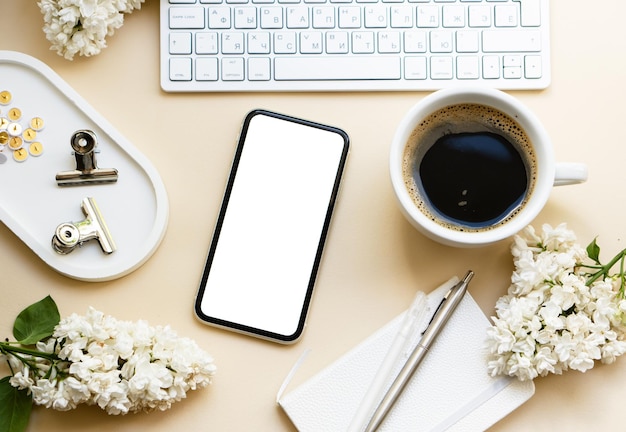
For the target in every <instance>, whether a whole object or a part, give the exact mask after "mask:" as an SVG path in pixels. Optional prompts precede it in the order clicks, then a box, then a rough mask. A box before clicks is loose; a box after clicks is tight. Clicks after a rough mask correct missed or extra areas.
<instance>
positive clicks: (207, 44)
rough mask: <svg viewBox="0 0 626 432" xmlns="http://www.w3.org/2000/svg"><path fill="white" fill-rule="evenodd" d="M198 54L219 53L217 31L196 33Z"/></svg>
mask: <svg viewBox="0 0 626 432" xmlns="http://www.w3.org/2000/svg"><path fill="white" fill-rule="evenodd" d="M196 54H217V33H216V32H199V33H196Z"/></svg>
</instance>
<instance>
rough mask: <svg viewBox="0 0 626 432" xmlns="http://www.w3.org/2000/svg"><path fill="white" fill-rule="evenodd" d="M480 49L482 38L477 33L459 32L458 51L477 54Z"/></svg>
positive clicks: (457, 37) (457, 35)
mask: <svg viewBox="0 0 626 432" xmlns="http://www.w3.org/2000/svg"><path fill="white" fill-rule="evenodd" d="M479 49H480V37H479V34H478V32H477V31H458V32H457V33H456V51H457V52H460V53H477V52H478V50H479Z"/></svg>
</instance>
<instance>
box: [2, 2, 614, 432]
mask: <svg viewBox="0 0 626 432" xmlns="http://www.w3.org/2000/svg"><path fill="white" fill-rule="evenodd" d="M551 3H552V4H551V13H552V52H553V55H552V61H553V63H552V67H553V83H552V85H551V86H550V87H549V89H547V90H545V91H541V92H515V93H513V94H514V95H515V96H517V97H519V98H520V99H521V100H522V101H523V102H524V103H526V104H527V105H528V106H530V107H531V108H532V109H533V110H534V111H535V113H536V114H537V115H538V116H539V117H540V118H541V119H542V120H543V122H544V124H545V126H546V128H547V130H548V132H549V133H550V134H551V136H552V138H553V141H554V146H555V152H556V155H557V159H559V160H563V161H564V160H570V161H586V162H587V163H588V164H589V181H588V183H586V184H584V185H580V186H569V187H563V188H557V189H555V190H554V191H553V193H552V195H551V197H550V200H549V203H548V205H547V206H546V207H545V209H544V211H543V212H542V213H541V214H540V215H539V216H538V218H537V219H536V221H535V223H534V224H535V225H536V226H539V225H540V224H542V223H544V222H547V223H550V224H553V225H555V224H558V223H561V222H566V223H567V224H568V225H569V227H571V228H572V229H574V230H575V231H576V233H577V235H578V237H579V239H580V242H581V243H582V244H584V245H586V244H587V243H588V242H590V241H591V240H592V239H593V238H594V237H596V236H598V242H599V243H600V245H601V246H602V250H603V255H604V257H605V259H608V258H610V257H611V256H613V255H614V254H615V253H617V252H618V251H619V250H621V249H622V248H624V247H626V237H625V235H626V224H625V222H624V203H623V185H624V182H625V180H626V170H624V166H625V162H626V161H625V155H626V151H625V150H624V145H626V142H624V137H623V136H624V132H623V128H624V120H623V117H624V112H625V111H624V101H625V100H626V80H625V78H626V56H625V53H626V39H624V38H623V35H622V34H621V31H620V28H622V26H623V18H624V16H626V4H625V3H623V2H621V1H618V0H607V1H603V2H583V1H580V0H575V1H552V2H551ZM592 3H593V5H592ZM158 9H159V8H158V2H157V1H156V0H148V1H147V3H146V4H145V5H144V7H143V9H142V10H139V11H136V12H134V13H133V14H132V15H130V16H127V17H126V20H125V23H124V26H123V27H122V28H121V29H120V30H119V31H118V32H117V33H116V34H115V35H114V36H113V37H110V38H109V39H108V44H109V47H108V48H106V49H105V50H104V51H103V52H102V53H101V54H100V55H98V56H96V57H92V58H77V59H75V60H74V61H72V62H70V61H67V60H64V59H63V58H61V57H59V56H57V55H56V54H55V53H54V52H52V51H49V49H48V48H49V44H48V42H47V41H46V40H45V37H44V34H43V32H42V31H41V27H42V16H41V14H40V12H39V9H38V7H37V5H36V2H35V0H0V20H1V23H2V24H1V25H0V49H6V50H16V51H21V52H24V53H27V54H30V55H32V56H35V57H37V58H39V59H40V60H42V61H44V62H45V63H47V64H48V65H49V66H50V67H52V68H53V69H54V70H55V71H56V72H57V73H58V74H60V75H61V77H62V78H63V79H65V80H66V81H67V82H68V83H69V84H70V85H71V86H72V87H73V88H74V89H75V90H76V91H77V92H78V93H79V94H81V95H82V96H83V97H84V98H85V99H86V100H87V101H88V102H89V103H90V104H91V105H92V106H93V107H94V108H95V109H96V110H97V111H98V112H99V113H100V114H102V115H103V116H104V117H105V118H107V119H108V120H109V121H110V122H111V123H112V124H113V125H114V126H115V127H116V128H117V129H118V130H119V131H120V132H121V133H122V134H123V135H124V136H126V137H127V138H128V139H129V140H130V141H131V142H132V143H133V144H134V145H135V146H136V147H137V148H138V149H139V150H140V151H142V152H143V153H144V154H145V155H146V156H147V157H148V158H149V159H150V160H151V161H152V162H153V164H154V165H155V166H156V168H157V169H158V170H159V172H160V174H161V176H162V178H163V180H164V182H165V185H166V187H167V189H168V193H169V198H170V205H171V209H170V222H169V227H168V231H167V233H166V236H165V239H164V241H163V242H162V244H161V246H160V248H159V249H158V250H157V252H156V253H155V254H154V256H153V257H152V258H151V259H150V260H149V261H148V262H147V263H146V264H145V265H144V266H142V267H141V268H139V269H138V270H136V271H135V272H133V273H132V274H130V275H128V276H126V277H124V278H121V279H118V280H115V281H111V282H104V283H84V282H79V281H75V280H72V279H68V278H66V277H64V276H61V275H59V274H58V273H56V272H55V271H54V270H52V269H50V268H48V267H47V266H46V265H45V264H44V263H43V262H42V261H40V260H39V259H38V258H37V256H36V255H35V254H34V253H33V252H31V250H30V249H29V248H28V247H26V246H25V245H24V244H23V243H22V242H21V241H20V240H19V239H18V238H17V237H16V236H15V235H14V234H13V233H12V232H11V231H10V230H8V229H7V228H6V227H4V226H3V225H0V257H2V258H1V259H0V272H1V276H0V336H1V337H3V338H4V337H6V336H10V332H11V326H12V323H13V320H14V318H15V315H16V314H17V313H18V312H19V311H20V310H21V309H22V308H23V307H25V306H26V305H29V304H31V303H32V302H34V301H36V300H39V299H41V298H42V297H44V296H45V295H47V294H51V295H52V296H53V297H54V298H55V300H56V301H57V303H58V304H59V308H60V310H61V314H62V315H68V314H70V313H72V312H79V313H83V312H84V311H85V310H86V308H87V307H88V306H89V305H92V306H94V307H96V308H97V309H100V310H102V311H104V312H106V313H109V314H112V315H114V316H116V317H118V318H121V319H129V320H136V319H140V318H142V319H147V320H149V321H150V322H151V323H152V324H168V323H169V324H171V325H172V326H173V327H174V328H175V329H176V330H177V331H178V332H179V334H181V335H185V336H189V337H191V338H194V339H195V340H196V341H198V343H199V344H200V345H201V346H202V347H203V348H204V349H206V350H207V351H208V352H210V353H211V354H212V355H213V356H214V357H215V360H216V363H217V365H218V368H219V373H218V375H217V376H216V378H215V381H214V384H213V385H212V386H211V387H210V388H207V389H204V390H201V391H198V392H194V393H192V394H191V395H190V397H189V398H188V399H187V400H185V401H183V402H181V403H179V404H177V405H175V406H174V407H173V409H171V410H170V411H168V412H165V413H151V414H137V415H128V416H125V417H114V416H107V415H106V414H105V413H104V412H101V411H100V410H99V409H97V408H94V407H82V408H79V409H77V410H74V411H72V412H66V413H59V412H53V411H50V410H45V409H41V408H38V409H35V410H34V411H33V415H32V418H31V422H30V425H29V431H44V430H45V431H61V430H63V431H65V432H70V431H92V430H93V431H95V430H102V429H104V428H109V429H115V430H116V431H118V432H123V431H136V430H139V429H140V428H141V429H145V430H152V431H172V430H190V431H191V430H218V431H251V430H254V431H292V430H294V428H293V426H292V425H291V423H290V422H289V420H288V418H287V417H286V416H285V415H284V414H283V412H282V411H281V409H280V408H278V407H277V406H276V404H275V395H276V392H277V390H278V388H279V386H280V384H281V382H282V380H283V378H284V377H285V375H286V374H287V373H288V371H289V369H290V368H291V366H292V364H293V363H294V362H295V361H296V359H297V358H298V357H299V356H300V354H301V353H302V352H303V350H304V349H306V348H311V349H312V352H311V354H310V355H309V357H308V359H307V360H306V362H305V364H304V365H303V367H302V369H301V370H300V371H299V372H298V375H297V377H296V383H297V382H301V381H302V380H304V379H305V378H307V377H308V376H311V375H312V374H314V373H315V372H317V371H318V370H320V369H321V368H322V367H324V366H325V365H327V364H329V363H330V362H332V361H333V360H334V359H336V358H337V357H339V356H340V355H341V354H343V353H344V352H346V351H347V350H348V349H350V348H351V347H352V346H354V345H355V344H356V343H357V342H359V341H360V340H362V339H363V338H364V337H366V336H367V335H369V334H370V333H372V331H374V330H375V329H377V328H378V327H380V326H381V325H382V324H384V323H386V322H387V321H388V320H389V319H391V318H392V317H394V316H395V315H396V314H398V313H399V312H401V311H402V310H404V309H405V308H406V307H407V305H408V304H409V302H410V300H411V298H412V297H413V295H414V293H415V291H416V290H417V289H421V290H424V291H430V290H432V289H433V288H435V287H436V286H437V284H439V283H440V282H442V281H444V280H446V279H448V278H449V277H450V276H452V275H454V274H456V275H459V276H460V275H462V274H463V273H464V272H465V271H466V270H467V269H468V268H471V269H473V270H474V271H475V272H476V277H475V279H474V281H473V282H472V286H471V289H470V291H471V293H472V295H473V296H474V297H475V298H476V299H477V301H478V302H479V304H480V305H481V307H482V309H483V310H484V312H485V313H486V314H488V315H491V314H492V313H493V307H494V304H495V301H496V299H497V298H498V297H499V296H500V295H502V294H504V293H505V291H506V288H507V286H508V281H509V278H510V273H511V270H512V264H511V256H510V253H509V243H510V242H509V241H503V242H501V243H499V244H496V245H493V246H490V247H485V248H481V249H476V250H460V249H453V248H449V247H444V246H441V245H438V244H436V243H433V242H432V241H430V240H428V239H426V238H425V237H423V236H422V235H420V234H418V233H417V232H416V231H415V230H414V229H412V228H411V226H410V225H409V223H408V222H406V221H405V220H404V219H403V217H402V215H401V214H400V212H399V210H398V209H397V207H396V205H395V202H394V198H393V195H392V190H391V186H390V183H389V181H388V172H387V155H388V147H389V143H390V141H391V137H392V135H393V132H394V129H395V126H396V124H397V123H398V122H399V120H400V118H401V117H402V116H403V114H404V113H405V112H406V111H407V110H408V109H409V108H410V107H411V106H412V105H413V104H414V103H416V102H417V101H418V100H419V99H420V98H422V97H424V95H425V94H426V93H419V92H415V93H410V92H407V93H349V94H342V93H312V94H295V93H289V94H270V93H263V94H250V93H247V94H165V93H163V92H162V91H160V88H159V77H158V68H159V54H158V32H159V29H158V27H159V24H158V21H159V20H158V14H159V11H158ZM3 85H4V83H0V87H1V86H3ZM258 107H262V108H267V109H271V110H275V111H279V112H284V113H287V114H291V115H294V116H299V117H303V118H307V119H310V120H314V121H318V122H322V123H328V124H332V125H335V126H338V127H341V128H343V129H344V130H345V131H346V132H347V133H348V134H349V135H350V138H351V142H352V149H351V155H350V159H349V162H348V165H347V170H346V173H345V181H344V184H343V189H342V191H341V195H340V198H339V201H338V205H337V208H336V213H335V216H334V221H333V224H332V228H331V231H330V236H329V239H328V243H327V248H326V252H325V255H324V258H323V262H322V266H321V271H320V273H319V278H318V281H317V288H316V292H315V295H314V299H313V304H312V309H311V313H310V316H309V320H308V328H307V329H306V331H305V334H304V336H303V338H302V339H301V341H300V342H299V343H297V344H295V345H292V346H281V345H277V344H273V343H269V342H264V341H260V340H255V339H253V338H250V337H246V336H240V335H236V334H233V333H230V332H225V331H221V330H217V329H213V328H211V327H207V326H204V325H203V324H201V323H199V322H198V321H197V320H196V319H195V318H194V316H193V313H192V304H193V299H194V295H195V292H196V288H197V285H198V281H199V278H200V273H201V271H202V267H203V263H204V260H205V255H206V251H207V247H208V244H209V241H210V238H211V233H212V227H213V224H214V221H215V218H216V215H217V212H218V209H219V204H220V200H221V198H222V191H223V187H224V183H225V180H226V176H227V173H228V170H229V165H230V162H231V159H232V155H233V149H234V145H235V138H236V136H237V134H238V131H239V126H240V122H241V120H242V118H243V116H244V115H245V114H246V113H247V112H248V111H249V110H251V109H253V108H258ZM0 187H2V188H6V187H10V185H6V184H3V185H0ZM536 386H537V388H536V395H535V396H534V397H533V398H532V399H531V400H530V401H529V402H527V403H526V404H525V405H523V406H522V407H521V408H519V409H518V410H517V411H515V412H514V413H512V414H511V415H510V416H508V417H507V418H506V419H504V420H503V421H501V422H500V423H498V424H497V425H496V426H495V427H494V428H493V430H496V431H504V430H506V431H511V430H529V429H530V428H532V429H533V430H535V431H548V430H554V429H555V428H559V429H562V430H567V429H569V430H583V429H588V428H590V427H593V428H594V430H603V429H609V428H617V429H622V428H623V427H624V419H623V415H622V412H623V408H622V407H623V404H624V400H625V398H626V359H620V360H618V362H617V363H616V364H614V365H610V366H602V365H598V366H597V367H596V368H594V369H593V370H591V371H589V372H587V373H585V374H581V373H577V372H570V373H567V374H566V375H563V376H551V377H547V378H541V379H537V380H536Z"/></svg>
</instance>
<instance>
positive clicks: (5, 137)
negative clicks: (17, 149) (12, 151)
mask: <svg viewBox="0 0 626 432" xmlns="http://www.w3.org/2000/svg"><path fill="white" fill-rule="evenodd" d="M8 142H9V133H8V132H7V131H1V132H0V145H6V144H7V143H8Z"/></svg>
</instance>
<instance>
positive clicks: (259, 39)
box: [248, 32, 270, 54]
mask: <svg viewBox="0 0 626 432" xmlns="http://www.w3.org/2000/svg"><path fill="white" fill-rule="evenodd" d="M248 52H249V53H250V54H269V53H270V33H269V32H249V33H248Z"/></svg>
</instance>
